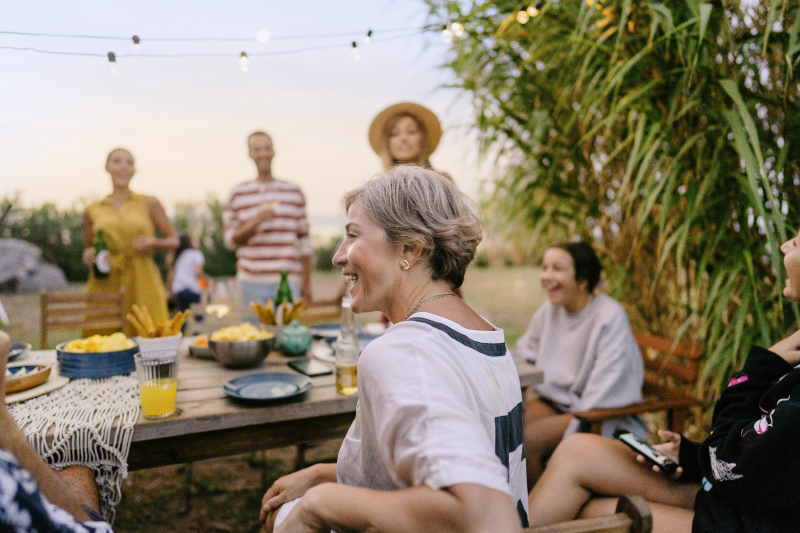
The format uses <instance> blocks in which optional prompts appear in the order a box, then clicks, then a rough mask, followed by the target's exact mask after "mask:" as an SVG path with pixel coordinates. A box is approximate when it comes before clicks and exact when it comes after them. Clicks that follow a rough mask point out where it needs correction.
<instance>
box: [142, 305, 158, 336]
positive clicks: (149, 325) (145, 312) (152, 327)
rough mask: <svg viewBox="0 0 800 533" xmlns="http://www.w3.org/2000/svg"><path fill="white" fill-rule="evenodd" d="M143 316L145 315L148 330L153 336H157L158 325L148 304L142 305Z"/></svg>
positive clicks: (145, 324)
mask: <svg viewBox="0 0 800 533" xmlns="http://www.w3.org/2000/svg"><path fill="white" fill-rule="evenodd" d="M142 316H143V317H144V327H146V328H147V332H148V333H149V334H150V336H151V337H155V336H156V325H155V324H154V323H153V318H152V317H151V316H150V311H148V310H147V306H146V305H143V306H142Z"/></svg>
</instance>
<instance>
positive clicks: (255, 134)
mask: <svg viewBox="0 0 800 533" xmlns="http://www.w3.org/2000/svg"><path fill="white" fill-rule="evenodd" d="M257 135H263V136H264V137H266V138H267V139H269V140H270V141H271V140H272V137H270V136H269V133H267V132H266V131H260V130H259V131H254V132H253V133H251V134H250V135H249V136H248V137H247V142H248V144H249V143H250V139H252V138H253V137H255V136H257Z"/></svg>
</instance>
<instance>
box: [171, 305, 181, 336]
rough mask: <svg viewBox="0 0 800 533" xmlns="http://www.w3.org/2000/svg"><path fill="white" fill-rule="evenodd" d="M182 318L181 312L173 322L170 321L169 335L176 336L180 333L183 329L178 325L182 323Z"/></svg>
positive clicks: (176, 314)
mask: <svg viewBox="0 0 800 533" xmlns="http://www.w3.org/2000/svg"><path fill="white" fill-rule="evenodd" d="M182 317H183V314H182V313H181V312H180V311H178V312H177V313H175V316H174V317H172V320H170V321H169V327H168V328H167V335H175V334H176V333H179V332H180V330H181V328H180V326H179V325H178V323H179V322H180V321H181V318H182Z"/></svg>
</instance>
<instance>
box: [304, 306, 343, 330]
mask: <svg viewBox="0 0 800 533" xmlns="http://www.w3.org/2000/svg"><path fill="white" fill-rule="evenodd" d="M341 318H342V301H341V300H326V301H324V302H312V303H310V304H308V305H307V306H306V308H305V309H303V310H302V311H301V312H300V316H298V317H297V320H298V321H299V322H300V323H302V324H306V325H309V324H319V323H322V322H331V321H338V320H341Z"/></svg>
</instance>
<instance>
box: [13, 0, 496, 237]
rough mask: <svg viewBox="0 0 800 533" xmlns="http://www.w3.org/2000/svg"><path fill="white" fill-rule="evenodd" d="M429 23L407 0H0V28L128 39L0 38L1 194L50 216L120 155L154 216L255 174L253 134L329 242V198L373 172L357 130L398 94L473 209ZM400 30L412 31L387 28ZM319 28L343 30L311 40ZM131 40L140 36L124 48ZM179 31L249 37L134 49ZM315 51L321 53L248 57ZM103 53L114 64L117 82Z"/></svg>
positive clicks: (471, 170)
mask: <svg viewBox="0 0 800 533" xmlns="http://www.w3.org/2000/svg"><path fill="white" fill-rule="evenodd" d="M430 20H431V19H429V14H428V8H427V6H426V5H425V4H424V3H423V2H422V1H421V0H358V1H357V0H340V1H336V2H330V1H320V0H306V1H303V2H286V1H276V0H262V1H237V0H233V1H227V2H219V1H216V2H212V1H191V2H190V1H169V2H165V1H163V0H161V1H151V0H140V1H137V2H131V1H109V0H104V1H94V0H91V1H89V0H87V1H75V2H64V1H63V0H53V1H38V0H26V1H25V2H12V1H9V0H0V32H22V33H50V34H70V35H92V36H110V37H114V36H116V37H126V38H127V39H125V40H111V39H85V38H62V37H47V36H24V35H13V34H9V33H0V197H9V196H13V195H14V194H15V193H20V195H21V200H22V204H23V205H26V206H30V205H39V204H41V203H44V202H55V203H56V204H57V205H59V206H61V207H71V206H73V205H76V206H81V205H82V202H84V201H87V200H96V199H99V198H102V197H103V196H104V195H106V194H108V193H109V192H110V189H111V184H110V178H109V177H108V175H107V174H106V172H105V170H104V168H103V167H104V164H105V158H106V155H107V153H108V152H109V151H110V150H111V149H113V148H115V147H118V146H122V147H126V148H128V149H129V150H130V151H131V152H132V153H133V155H134V157H135V158H136V166H137V173H136V176H135V177H134V179H133V181H132V182H131V188H132V189H133V190H134V191H136V192H140V193H144V194H150V195H154V196H156V197H157V198H158V199H159V200H160V201H161V202H162V204H164V206H165V207H166V208H167V210H168V212H169V211H171V210H172V209H173V207H174V206H175V204H177V203H179V202H202V201H204V200H205V199H206V198H207V197H208V196H209V195H210V194H212V195H216V196H217V197H219V198H221V199H224V198H225V197H226V195H227V194H228V192H229V191H230V189H231V187H232V186H234V185H236V184H238V183H241V182H243V181H246V180H248V179H252V178H253V177H255V167H254V165H253V163H252V161H251V160H250V159H248V157H247V145H246V139H247V136H248V134H249V133H250V132H252V131H255V130H265V131H267V132H269V133H270V134H271V135H272V137H273V140H274V143H275V150H276V157H275V159H274V161H273V174H274V175H275V176H276V177H278V178H280V179H285V180H287V181H291V182H293V183H296V184H298V185H299V186H300V187H302V189H303V190H304V192H305V193H306V200H307V205H308V211H309V216H310V221H311V224H312V232H315V233H316V234H317V235H328V234H337V232H340V231H341V229H340V227H341V226H340V225H341V224H342V221H343V219H344V217H343V213H342V211H341V206H340V203H339V200H340V198H341V196H342V194H343V193H344V192H345V191H347V190H349V189H351V188H353V187H355V186H357V185H359V184H360V183H362V182H364V181H365V180H367V179H368V178H369V177H370V176H372V175H373V174H375V173H376V172H378V171H380V170H381V164H380V160H379V158H378V156H377V155H375V154H374V153H373V152H372V150H371V148H370V146H369V143H368V141H367V129H368V127H369V124H370V122H371V121H372V119H373V118H374V116H375V115H377V114H378V112H380V111H381V110H382V109H383V108H385V107H387V106H388V105H391V104H394V103H397V102H401V101H412V102H418V103H421V104H423V105H425V106H427V107H429V108H430V109H432V110H433V111H434V112H435V113H436V114H437V115H438V116H439V119H440V120H441V122H442V126H443V129H444V135H443V136H442V140H441V142H440V145H439V148H438V149H437V151H436V152H435V153H434V154H433V156H432V157H431V162H432V164H433V166H434V167H435V168H437V169H441V170H444V171H446V172H447V173H448V174H450V175H451V176H453V177H454V178H455V180H456V183H457V184H458V185H459V186H460V187H461V189H462V190H463V191H464V192H466V193H467V194H468V195H470V196H471V197H472V198H473V199H476V200H477V199H478V195H479V190H480V186H481V182H482V181H483V180H485V179H486V178H488V177H489V176H488V175H487V172H488V165H487V164H485V163H484V164H479V160H478V154H477V142H476V139H475V133H474V131H473V130H471V129H470V128H469V124H470V123H471V121H472V116H473V111H472V105H471V100H470V98H469V96H468V95H465V94H464V93H463V92H459V91H458V90H455V89H445V88H443V86H444V85H447V84H448V83H451V82H452V81H453V80H452V77H451V76H452V75H451V74H450V73H448V72H447V71H445V70H443V69H441V68H440V67H441V65H442V64H443V63H444V61H445V60H446V57H447V53H448V46H447V45H446V44H445V43H444V41H443V40H442V38H441V35H440V34H438V33H427V34H421V33H417V32H414V30H413V29H419V28H422V27H423V26H424V25H425V24H426V23H427V22H429V21H430ZM402 28H411V29H412V31H398V32H392V31H388V30H394V29H402ZM265 29H266V30H267V31H268V32H269V34H270V39H269V40H268V41H267V43H265V44H261V43H259V42H258V41H257V40H256V35H257V33H258V32H259V31H261V30H265ZM369 29H372V30H373V39H372V42H371V43H369V44H365V43H364V42H363V37H364V35H365V34H366V32H367V30H369ZM330 34H347V35H339V36H336V37H326V38H316V37H314V36H320V35H330ZM351 34H352V35H351ZM133 35H138V36H139V37H140V38H141V45H140V48H139V50H138V51H137V50H134V47H133V42H132V40H130V37H131V36H133ZM297 36H302V38H298V39H288V38H286V37H297ZM192 37H225V38H243V39H248V41H246V42H238V41H234V42H232V41H211V42H202V41H200V42H198V41H188V42H164V41H149V42H148V38H151V39H157V38H192ZM353 40H357V42H358V45H359V53H360V56H361V59H360V60H359V61H355V60H354V58H353V53H352V50H351V42H352V41H353ZM320 45H336V46H334V47H332V48H328V49H323V50H316V51H308V52H300V53H289V54H283V55H271V56H256V55H254V54H258V53H265V52H281V51H284V52H285V51H291V50H297V49H300V48H307V47H313V46H320ZM4 46H6V47H33V48H37V49H40V50H48V51H59V52H78V53H89V54H99V55H102V56H103V57H93V56H77V55H58V54H44V53H36V52H33V51H29V50H28V51H21V50H11V49H4V48H2V47H4ZM109 51H113V52H114V53H115V54H116V55H117V62H116V66H117V72H116V74H112V73H111V71H110V68H109V65H110V64H109V62H108V59H107V58H106V57H105V55H106V54H107V53H108V52H109ZM242 51H245V52H247V53H248V55H249V61H248V71H247V72H246V73H243V72H242V70H241V67H240V64H239V56H240V53H241V52H242ZM148 53H150V54H185V53H214V54H221V55H222V57H181V58H164V57H145V56H144V54H148ZM126 55H130V56H131V57H124V56H126Z"/></svg>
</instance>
